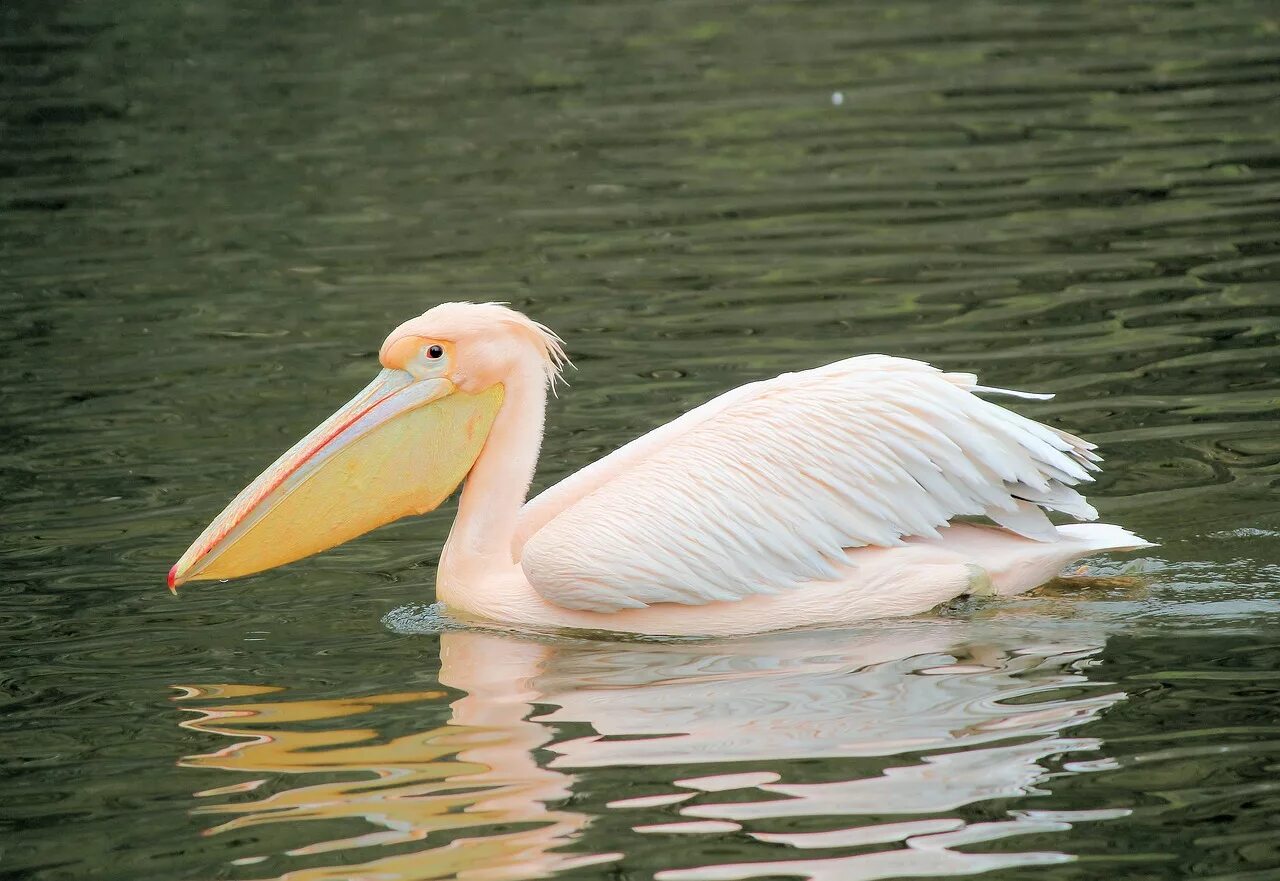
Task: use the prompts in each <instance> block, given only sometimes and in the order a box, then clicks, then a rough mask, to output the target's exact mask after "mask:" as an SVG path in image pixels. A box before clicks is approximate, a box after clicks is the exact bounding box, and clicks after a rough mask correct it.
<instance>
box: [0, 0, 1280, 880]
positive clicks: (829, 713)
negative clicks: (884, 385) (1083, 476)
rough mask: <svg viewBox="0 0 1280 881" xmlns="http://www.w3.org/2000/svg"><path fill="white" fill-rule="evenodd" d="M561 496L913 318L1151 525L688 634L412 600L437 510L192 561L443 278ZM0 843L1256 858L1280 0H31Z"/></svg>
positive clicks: (1261, 872)
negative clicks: (469, 309)
mask: <svg viewBox="0 0 1280 881" xmlns="http://www.w3.org/2000/svg"><path fill="white" fill-rule="evenodd" d="M454 299H472V300H491V299H496V300H507V301H510V302H512V303H513V304H514V305H515V306H516V307H517V308H520V309H523V310H525V311H527V312H529V313H530V314H531V315H533V316H534V317H536V318H538V319H540V320H542V321H544V322H546V323H547V324H549V325H551V326H552V327H553V328H555V329H556V330H558V331H559V332H560V333H561V334H562V335H563V336H564V337H565V339H566V340H567V342H568V347H569V350H570V353H571V355H572V356H573V358H574V360H575V362H576V364H577V368H578V369H577V371H576V372H573V373H571V375H570V377H569V379H570V382H571V383H572V386H571V388H569V389H567V390H565V391H563V392H562V393H561V395H560V398H559V399H558V400H556V401H554V402H553V403H552V406H551V408H550V416H549V426H548V433H547V440H546V444H545V449H544V456H543V462H542V465H541V466H540V469H539V472H538V477H537V485H538V487H542V486H546V485H548V484H549V483H551V482H553V481H555V480H557V479H559V478H560V477H562V476H563V475H565V474H567V473H570V472H572V471H573V470H576V469H577V468H580V467H581V466H582V465H584V464H585V463H587V462H588V461H590V460H592V459H593V458H595V457H597V456H599V455H601V454H603V453H605V452H607V451H608V450H610V449H612V448H614V447H616V446H617V445H619V444H621V443H622V442H624V441H626V440H628V439H630V438H631V437H633V436H635V435H637V434H639V433H641V432H643V431H645V430H647V429H649V428H651V427H653V426H656V425H659V424H661V423H663V422H666V421H667V420H669V419H671V418H672V417H674V416H675V415H676V414H678V413H680V412H682V411H683V410H684V409H686V408H688V407H690V406H693V405H695V404H697V403H700V402H702V401H704V400H706V399H707V398H709V397H710V396H712V395H714V394H716V393H718V392H721V391H723V390H725V389H727V388H730V387H733V386H737V385H739V384H741V383H743V382H746V381H748V380H752V379H757V378H760V377H765V376H770V375H773V374H775V373H778V372H780V371H783V370H789V369H796V368H803V367H808V366H812V365H816V364H820V363H825V362H827V361H831V360H835V359H838V358H842V357H845V356H847V355H851V354H855V353H861V352H868V351H883V352H891V353H895V354H901V355H908V356H913V357H920V358H925V359H928V360H930V361H932V362H933V363H935V364H938V365H940V366H943V367H946V368H952V369H966V370H976V371H978V372H980V373H981V375H982V377H983V379H984V381H986V382H987V383H988V384H991V385H998V386H1008V387H1013V388H1025V389H1032V390H1037V391H1050V392H1055V393H1057V394H1058V397H1057V399H1055V400H1054V401H1050V402H1044V403H1040V402H1021V401H1019V402H1016V407H1017V409H1018V410H1020V411H1021V412H1024V413H1026V414H1028V415H1032V416H1034V417H1036V418H1040V419H1044V420H1047V421H1049V422H1051V423H1053V424H1055V425H1060V426H1063V427H1066V428H1069V429H1070V430H1072V431H1076V432H1079V433H1082V434H1084V435H1086V436H1088V437H1090V438H1091V439H1093V440H1095V441H1097V442H1099V443H1100V444H1101V445H1102V448H1103V449H1102V451H1103V452H1104V453H1105V455H1106V457H1107V462H1106V466H1107V470H1106V471H1105V472H1104V474H1103V475H1102V477H1101V480H1100V481H1099V483H1098V484H1097V487H1096V489H1095V491H1094V492H1093V493H1092V495H1091V498H1092V499H1093V500H1094V501H1095V502H1096V503H1097V505H1098V507H1099V508H1100V509H1101V511H1102V513H1103V516H1104V518H1105V519H1106V520H1109V521H1113V522H1120V523H1123V524H1125V525H1126V526H1128V527H1130V528H1132V529H1134V530H1135V531H1137V532H1138V533H1140V534H1142V535H1144V536H1145V537H1147V538H1149V539H1151V540H1153V541H1156V542H1159V547H1157V548H1154V549H1152V550H1150V551H1147V552H1143V553H1142V554H1137V555H1128V556H1121V557H1115V558H1101V559H1096V560H1093V561H1091V562H1090V566H1091V568H1092V569H1093V570H1095V571H1097V572H1100V573H1103V574H1120V575H1124V574H1133V573H1137V577H1136V578H1129V579H1124V578H1121V579H1116V580H1113V581H1110V582H1105V583H1102V584H1100V585H1098V586H1096V587H1095V588H1093V589H1090V590H1088V591H1079V590H1068V589H1064V588H1062V587H1061V586H1058V587H1054V588H1050V589H1047V590H1044V591H1042V592H1040V593H1038V594H1034V595H1031V596H1029V597H1027V598H1023V599H1017V600H1006V601H1002V602H994V603H985V604H976V605H968V606H957V607H955V608H949V609H946V610H941V611H939V612H938V613H936V614H933V615H927V616H923V617H921V618H916V619H911V620H906V621H898V622H890V623H882V624H877V625H874V626H866V627H862V628H850V629H844V630H835V631H821V632H807V633H795V634H781V635H772V636H768V637H760V638H755V639H738V640H720V641H706V642H668V643H662V642H656V643H652V642H651V643H643V642H639V643H638V642H610V641H605V640H597V641H591V640H581V639H542V640H534V639H526V638H521V637H519V636H516V635H503V634H497V633H478V632H468V631H461V632H445V633H440V632H436V631H438V628H432V627H431V626H430V625H431V621H430V620H429V618H430V616H429V613H428V612H425V611H423V610H424V608H425V607H426V606H427V605H429V604H430V602H431V601H432V573H433V569H434V566H435V562H436V558H437V555H438V553H439V550H440V547H441V542H442V541H443V539H444V537H445V535H446V532H447V529H448V524H449V522H450V518H451V510H452V509H451V508H449V507H448V506H446V508H445V509H443V510H442V511H440V512H438V513H436V514H434V515H432V516H428V517H426V518H423V519H420V520H416V521H405V522H401V523H399V524H396V525H394V526H391V527H388V528H386V529H384V530H381V531H378V532H376V533H374V534H372V535H370V536H367V537H365V538H364V539H362V540H359V541H357V542H354V543H352V544H350V545H348V546H346V547H343V548H341V549H338V550H335V551H333V552H331V553H328V554H325V555H322V556H320V557H317V558H314V559H311V560H308V561H305V562H302V563H299V564H297V565H294V566H291V567H288V568H286V569H283V570H280V571H276V572H271V573H267V574H264V575H261V576H257V577H254V578H250V579H246V580H243V581H239V582H236V583H232V584H225V585H218V584H196V585H192V586H191V587H190V588H188V589H185V590H184V591H183V592H182V595H181V596H180V597H179V598H178V599H176V600H175V599H173V598H172V597H170V596H169V594H168V593H167V592H166V591H165V588H164V576H165V572H166V570H167V569H168V567H169V566H170V564H171V563H172V562H173V561H174V560H175V559H176V558H177V557H178V556H179V554H180V553H181V552H182V551H183V550H184V549H185V548H186V546H187V544H188V543H189V542H190V541H191V540H192V538H193V537H194V536H195V535H196V533H197V532H198V531H199V530H200V529H201V528H202V527H203V526H204V524H205V523H206V522H208V520H209V519H210V518H211V517H212V516H213V515H215V514H216V513H217V512H218V511H219V510H221V508H222V506H223V505H224V503H225V502H226V501H227V499H228V498H229V497H230V496H231V495H232V494H234V493H235V492H236V491H238V490H239V489H240V487H241V486H243V485H244V484H245V483H246V482H247V481H248V480H249V479H250V478H252V477H253V476H254V475H256V474H257V473H258V472H259V471H260V470H261V469H262V467H264V466H265V465H266V464H267V463H269V462H270V461H271V460H272V459H273V458H274V457H275V455H276V454H277V453H278V452H279V451H281V450H282V449H284V448H285V447H287V446H288V445H289V444H291V443H292V442H293V441H294V440H295V439H296V438H298V437H300V436H301V435H302V434H303V433H304V432H306V431H307V430H309V429H310V428H311V427H312V426H313V425H314V424H315V423H316V422H318V421H319V420H320V419H321V418H323V417H324V416H326V415H327V414H328V413H329V412H331V411H332V409H333V408H334V407H335V406H337V405H338V404H339V403H341V402H343V401H345V400H346V399H347V398H348V397H349V396H350V395H351V394H352V393H353V392H354V391H355V390H356V389H358V388H360V387H361V386H362V385H363V384H364V383H365V382H366V381H367V380H368V378H369V377H370V376H371V373H372V371H373V370H374V369H375V366H376V351H377V347H378V345H379V343H380V342H381V340H382V338H383V336H384V334H385V333H386V332H387V331H388V330H389V329H390V328H391V327H393V326H394V325H395V324H397V323H399V322H400V321H401V320H403V319H404V318H406V317H408V316H410V315H413V314H417V313H418V312H421V311H422V310H424V309H425V308H427V307H428V306H430V305H432V304H434V303H436V302H439V301H442V300H454ZM0 310H2V311H0V316H2V319H0V334H3V348H2V350H0V359H2V365H3V373H2V374H0V388H2V394H0V416H2V418H0V437H2V438H3V443H2V444H0V498H2V499H3V526H2V531H0V554H2V556H0V658H2V663H0V877H2V878H4V879H34V881H62V879H76V881H80V879H129V881H143V879H156V881H161V879H163V881H171V879H185V878H190V879H210V878H223V879H233V881H250V879H281V881H284V879H288V881H320V879H356V878H359V879H377V881H409V879H442V878H465V879H485V881H488V879H495V881H496V879H501V881H518V879H526V878H537V877H544V876H549V875H553V874H555V875H557V876H559V877H564V878H573V879H596V878H600V879H648V878H654V877H656V878H659V879H663V881H713V879H739V878H758V877H774V878H776V877H801V878H811V879H820V881H846V879H876V878H905V877H939V876H949V875H961V874H970V873H977V872H986V873H988V874H987V877H990V878H992V879H998V881H1012V879H1033V878H1034V879H1037V881H1044V879H1050V881H1082V879H1099V881H1102V879H1115V878H1126V879H1135V878H1136V879H1147V878H1183V877H1203V878H1216V879H1222V881H1226V879H1238V881H1255V879H1264V878H1266V879H1271V878H1280V495H1278V486H1277V484H1278V483H1280V409H1278V407H1280V344H1278V343H1277V331H1278V330H1280V11H1278V10H1277V7H1276V6H1275V4H1274V3H1270V2H1264V0H1256V2H1250V0H1242V2H1220V3H1211V2H1181V3H1179V2H1166V3H1128V2H1116V3H1059V2H1049V0H1041V2H990V0H974V2H968V3H946V2H940V0H939V2H913V0H899V2H892V3H890V2H878V0H877V2H865V3H857V4H843V3H829V2H809V3H800V2H795V3H788V2H779V3H757V4H746V3H737V4H730V3H721V2H672V3H625V2H602V3H597V4H557V3H515V2H499V0H475V2H468V3H417V2H410V0H370V2H366V3H362V4H355V3H337V2H313V3H296V4H295V3H264V2H261V0H206V2H195V0H178V2H174V3H163V4H162V3H153V2H142V0H111V2H107V0H68V2H63V3H50V2H47V0H7V2H5V3H4V4H3V6H0Z"/></svg>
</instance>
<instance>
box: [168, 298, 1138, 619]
mask: <svg viewBox="0 0 1280 881" xmlns="http://www.w3.org/2000/svg"><path fill="white" fill-rule="evenodd" d="M379 360H380V361H381V363H382V368H383V369H382V371H381V372H380V373H379V374H378V375H377V376H376V377H375V378H374V380H373V381H372V382H371V383H370V384H369V385H368V386H367V387H365V388H364V389H363V390H362V391H361V392H360V393H359V394H357V395H356V396H355V397H354V398H352V399H351V401H349V402H348V403H347V404H346V405H344V406H343V407H342V408H341V409H339V410H338V411H337V412H336V413H334V414H333V415H332V416H330V417H329V418H328V419H327V420H325V421H324V422H323V423H321V425H319V426H318V427H317V428H316V429H314V430H313V431H312V432H311V433H310V434H308V435H307V436H306V437H304V438H303V439H302V440H301V441H299V442H298V443H297V444H296V445H294V446H293V448H291V449H290V450H288V451H287V452H286V453H285V454H284V455H283V456H281V457H280V458H279V459H278V460H277V461H276V462H275V463H274V464H273V465H271V466H270V467H269V468H268V469H267V470H266V471H264V472H263V473H262V474H261V475H260V476H259V477H258V478H257V479H256V480H254V481H253V482H252V483H251V484H250V485H249V486H248V487H246V488H245V489H244V490H243V491H242V492H241V493H240V494H239V495H238V496H236V498H235V499H233V500H232V502H231V503H230V504H229V505H228V506H227V508H226V509H225V510H224V511H223V512H222V513H221V514H220V515H219V516H218V517H217V518H216V519H215V520H214V521H213V522H212V523H211V524H209V526H208V527H207V528H206V529H205V531H204V532H203V533H202V534H201V535H200V537H199V538H197V539H196V541H195V543H194V544H192V546H191V547H190V548H189V549H188V550H187V552H186V553H185V554H184V555H183V556H182V558H181V559H180V560H179V561H178V562H177V563H176V564H175V565H174V567H173V568H172V569H171V570H170V572H169V586H170V588H171V589H174V590H176V588H177V587H178V586H179V585H181V584H183V583H185V582H187V581H194V580H199V579H229V578H235V577H239V576H242V575H248V574H250V573H254V572H260V571H262V570H265V569H270V568H272V567H275V566H280V565H283V564H285V563H289V562H292V561H294V560H298V559H301V558H303V557H306V556H309V555H311V554H314V553H317V552H319V551H322V550H325V549H327V548H331V547H333V546H335V545H338V544H341V543H342V542H345V541H348V540H350V539H352V538H354V537H356V536H358V535H361V534H363V533H366V532H368V531H370V530H372V529H374V528H376V527H378V526H381V525H383V524H386V523H389V522H391V521H393V520H397V519H399V518H401V517H405V516H409V515H415V514H422V513H425V512H427V511H430V510H432V509H434V508H436V507H437V506H439V505H440V504H441V503H442V502H443V501H444V500H445V499H447V498H448V497H449V496H450V495H452V493H453V492H454V490H456V489H457V488H458V486H459V485H462V487H463V489H462V493H461V496H460V498H459V502H458V513H457V518H456V519H455V521H454V524H453V528H452V530H451V531H450V534H449V539H448V541H447V543H446V544H445V547H444V551H443V553H442V555H441V558H440V565H439V570H438V573H437V581H436V597H437V599H438V600H439V601H440V602H443V603H444V604H445V605H446V606H447V607H448V608H449V609H450V610H451V611H452V612H453V613H454V614H457V615H460V616H463V617H469V618H475V619H481V620H486V621H491V622H498V623H501V624H503V625H508V626H516V627H528V628H543V629H544V628H575V629H587V630H608V631H620V632H630V633H637V634H652V635H673V636H679V635H683V636H692V635H723V634H739V633H752V632H760V631H766V630H777V629H785V628H794V627H806V626H815V625H837V624H843V623H851V622H856V621H864V620H869V619H875V618H883V617H887V616H896V615H910V614H915V613H919V612H923V611H926V610H928V609H930V608H933V607H934V606H937V605H938V604H940V603H943V602H946V601H948V600H951V599H953V598H955V597H958V596H962V595H966V594H992V593H994V594H1000V595H1012V594H1017V593H1020V592H1022V591H1026V590H1029V589H1031V588H1033V587H1036V586H1037V585H1040V584H1042V583H1044V582H1045V581H1047V580H1049V579H1051V578H1053V577H1054V576H1055V575H1056V574H1057V573H1058V572H1059V571H1060V570H1061V568H1062V567H1063V566H1064V565H1066V564H1067V563H1069V562H1071V561H1072V560H1075V559H1077V558H1079V557H1083V556H1086V555H1089V554H1093V553H1097V552H1100V551H1108V550H1127V549H1133V548H1140V547H1146V546H1148V543H1147V542H1145V541H1143V540H1142V539H1140V538H1138V537H1137V536H1135V535H1133V534H1132V533H1131V532H1128V531H1127V530H1125V529H1122V528H1121V527H1119V526H1113V525H1108V524H1098V523H1076V524H1071V525H1065V526H1055V525H1054V524H1053V523H1052V522H1051V521H1050V520H1049V519H1048V517H1047V516H1046V515H1045V511H1046V510H1054V511H1059V512H1062V513H1064V514H1066V515H1068V516H1070V517H1073V518H1075V519H1077V520H1094V519H1096V518H1097V512H1096V511H1095V510H1094V509H1093V508H1092V507H1091V506H1090V505H1089V504H1088V503H1087V502H1086V501H1085V499H1084V498H1083V497H1082V496H1081V495H1080V493H1079V492H1078V491H1077V489H1076V488H1075V487H1077V486H1078V485H1080V484H1082V483H1087V482H1089V481H1091V480H1092V479H1093V478H1092V476H1091V475H1092V472H1095V471H1097V470H1098V465H1097V462H1098V461H1100V459H1099V457H1098V455H1097V454H1096V453H1095V452H1094V445H1093V444H1090V443H1087V442H1086V441H1083V440H1081V439H1080V438H1077V437H1074V436H1072V435H1070V434H1067V433H1065V432H1062V431H1059V430H1057V429H1054V428H1051V427H1049V426H1046V425H1042V424H1040V423H1038V422H1035V421H1032V420H1030V419H1027V418H1025V417H1022V416H1019V415H1018V414H1016V413H1014V412H1012V411H1010V410H1007V409H1005V408H1003V407H1000V406H998V405H997V404H994V403H991V402H990V401H988V400H986V399H985V397H982V395H1014V396H1019V397H1031V398H1043V397H1047V396H1043V395H1031V394H1028V393H1025V392H1011V391H1007V390H1002V389H992V388H985V387H983V386H980V385H978V384H977V379H976V378H975V377H974V376H973V375H971V374H967V373H944V372H942V371H941V370H938V369H936V368H933V367H930V366H929V365H927V364H924V363H922V362H919V361H912V360H908V359H904V358H895V357H889V356H885V355H862V356H858V357H853V358H849V359H846V360H843V361H838V362H835V363H833V364H828V365H826V366H825V367H818V368H815V369H812V370H805V371H800V372H797V373H787V374H783V375H782V376H779V377H777V378H775V379H771V380H767V381H762V382H756V383H752V384H750V385H746V386H743V387H741V388H738V389H735V390H733V391H731V392H728V393H726V394H724V395H721V396H720V397H717V398H714V399H713V400H711V401H709V402H707V403H705V404H703V405H702V406H700V407H697V408H695V409H693V410H691V411H689V412H688V413H685V414H684V415H683V416H681V417H679V418H678V419H676V420H675V421H673V422H671V423H669V424H667V425H664V426H662V427H660V428H658V429H655V430H654V431H651V432H649V433H648V434H646V435H644V436H642V437H640V438H638V439H636V440H634V441H632V442H631V443H628V444H626V445H625V446H623V447H621V448H620V449H618V450H616V451H614V452H613V453H611V454H610V455H608V456H605V457H604V458H603V459H600V460H599V461H597V462H595V463H593V464H591V465H589V466H588V467H586V468H584V469H583V470H582V471H580V472H578V473H577V474H574V475H572V476H570V477H568V478H566V479H565V480H563V481H561V482H560V483H558V484H556V485H555V486H553V487H551V488H550V489H548V490H546V491H545V492H543V493H541V494H540V495H538V496H537V497H536V498H534V499H532V500H530V501H526V500H525V499H526V496H527V494H528V491H529V485H530V483H531V482H532V479H533V473H534V469H535V467H536V465H537V458H538V452H539V448H540V446H541V442H542V433H543V425H544V417H545V411H546V403H547V394H548V390H549V389H550V388H551V387H552V386H554V384H555V382H556V381H557V379H558V377H559V374H560V371H561V369H562V368H563V366H564V365H565V364H566V363H567V359H566V357H565V354H564V350H563V348H562V344H561V340H560V338H559V337H557V336H556V335H555V334H554V333H552V332H551V331H550V330H548V329H547V328H546V327H544V326H543V325H541V324H539V323H537V322H535V321H532V320H530V319H529V318H527V317H525V316H524V315H522V314H520V313H518V312H516V311H514V310H511V309H509V308H507V307H505V306H502V305H499V304H495V303H444V304H441V305H438V306H436V307H434V308H432V309H430V310H428V311H427V312H425V313H423V314H422V315H420V316H418V317H416V318H413V319H410V320H409V321H406V322H405V323H404V324H401V325H400V326H399V327H397V328H396V329H395V330H394V331H392V332H391V335H390V336H388V337H387V339H386V341H385V342H384V343H383V345H382V349H381V351H380V353H379ZM964 517H985V518H987V520H989V521H990V522H991V523H992V524H994V525H979V524H975V523H969V522H963V521H960V520H959V519H958V518H964Z"/></svg>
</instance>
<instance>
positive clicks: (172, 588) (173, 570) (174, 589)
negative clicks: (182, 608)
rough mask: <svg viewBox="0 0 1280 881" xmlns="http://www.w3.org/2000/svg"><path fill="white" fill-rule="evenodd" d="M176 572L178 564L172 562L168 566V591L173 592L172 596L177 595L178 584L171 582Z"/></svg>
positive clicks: (174, 578)
mask: <svg viewBox="0 0 1280 881" xmlns="http://www.w3.org/2000/svg"><path fill="white" fill-rule="evenodd" d="M177 573H178V564H177V563H174V564H173V565H172V566H170V567H169V578H168V585H169V593H171V594H173V595H174V596H177V595H178V586H177V585H176V584H174V583H173V582H174V581H175V580H176V576H177Z"/></svg>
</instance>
